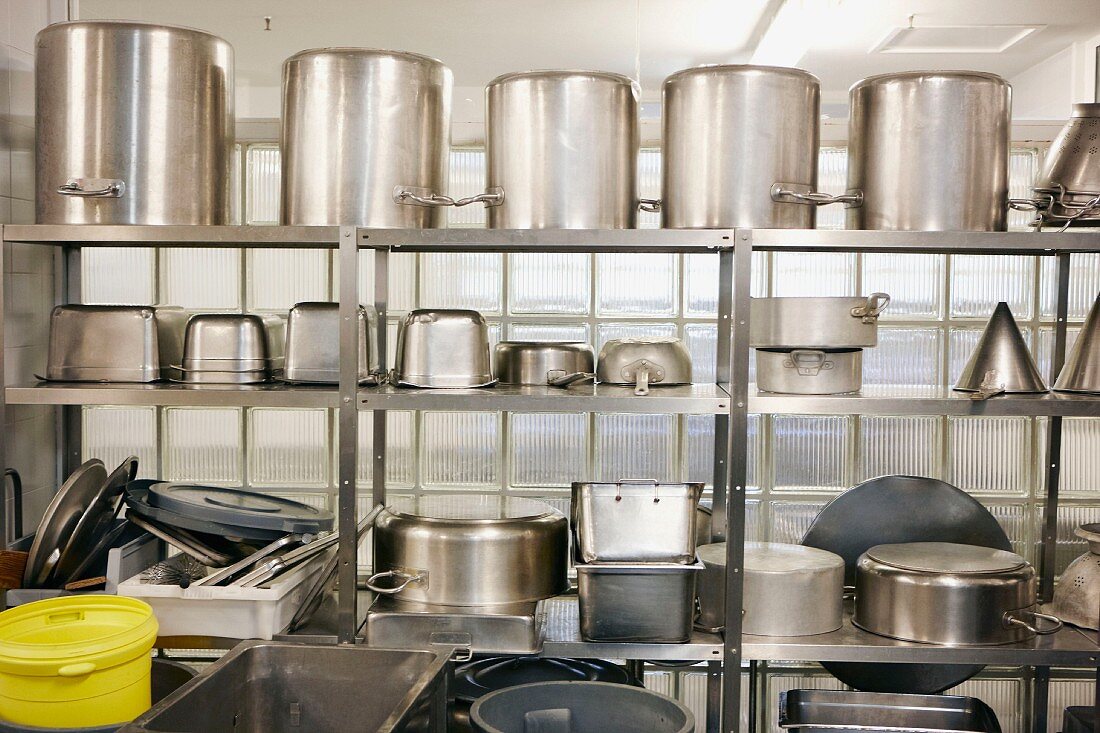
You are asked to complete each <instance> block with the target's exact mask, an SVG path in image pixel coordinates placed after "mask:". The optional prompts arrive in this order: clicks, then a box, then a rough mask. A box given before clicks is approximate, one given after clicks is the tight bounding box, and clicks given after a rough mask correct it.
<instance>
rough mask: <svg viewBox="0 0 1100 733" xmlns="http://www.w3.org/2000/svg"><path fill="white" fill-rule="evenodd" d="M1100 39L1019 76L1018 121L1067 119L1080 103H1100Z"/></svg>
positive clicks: (1015, 88)
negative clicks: (1099, 66) (1099, 71)
mask: <svg viewBox="0 0 1100 733" xmlns="http://www.w3.org/2000/svg"><path fill="white" fill-rule="evenodd" d="M1097 46H1100V36H1096V37H1094V38H1091V39H1089V40H1087V41H1081V42H1080V43H1075V44H1073V45H1071V46H1067V47H1066V48H1064V49H1062V50H1061V51H1059V52H1058V53H1056V54H1054V55H1053V56H1051V57H1050V58H1048V59H1046V60H1044V61H1041V62H1040V63H1038V64H1036V65H1035V66H1032V67H1031V68H1030V69H1028V70H1026V71H1024V72H1022V73H1020V74H1017V75H1016V76H1014V77H1013V78H1012V79H1010V80H1009V81H1011V82H1012V116H1013V117H1014V118H1015V119H1017V120H1064V119H1066V118H1067V117H1069V114H1070V108H1071V106H1072V105H1073V104H1075V103H1077V102H1092V101H1097V100H1096V47H1097Z"/></svg>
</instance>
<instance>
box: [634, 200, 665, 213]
mask: <svg viewBox="0 0 1100 733" xmlns="http://www.w3.org/2000/svg"><path fill="white" fill-rule="evenodd" d="M661 205H662V203H661V199H638V208H639V209H641V210H642V211H645V212H647V213H650V214H659V213H661Z"/></svg>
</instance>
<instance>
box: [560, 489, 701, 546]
mask: <svg viewBox="0 0 1100 733" xmlns="http://www.w3.org/2000/svg"><path fill="white" fill-rule="evenodd" d="M702 493H703V484H702V483H682V484H680V483H659V482H657V481H654V480H641V479H623V480H621V481H616V482H614V483H580V482H577V483H574V484H573V487H572V514H573V516H572V524H573V531H574V532H575V534H576V544H575V547H576V559H577V561H578V562H585V563H622V562H664V563H681V564H684V563H692V562H695V528H696V522H697V521H698V512H697V511H696V510H697V508H698V506H699V497H700V496H701V495H702Z"/></svg>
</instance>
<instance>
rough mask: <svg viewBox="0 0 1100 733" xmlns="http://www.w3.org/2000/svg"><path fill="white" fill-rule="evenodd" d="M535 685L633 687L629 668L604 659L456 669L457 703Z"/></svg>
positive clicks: (496, 661)
mask: <svg viewBox="0 0 1100 733" xmlns="http://www.w3.org/2000/svg"><path fill="white" fill-rule="evenodd" d="M531 682H613V683H616V684H620V685H629V684H633V681H632V679H631V677H630V675H629V674H628V673H627V671H626V670H625V669H623V668H622V667H620V666H618V665H617V664H612V663H611V662H605V661H603V660H600V659H546V658H539V657H492V658H490V659H482V660H480V661H477V662H471V663H469V664H464V665H462V666H461V667H459V668H457V669H456V670H455V682H454V693H455V698H456V699H457V700H461V701H464V702H467V703H472V702H473V701H474V700H476V699H478V698H479V697H482V696H483V695H488V694H489V693H490V692H496V691H497V690H503V689H505V688H508V687H515V686H516V685H526V684H528V683H531Z"/></svg>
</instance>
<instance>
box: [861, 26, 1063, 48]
mask: <svg viewBox="0 0 1100 733" xmlns="http://www.w3.org/2000/svg"><path fill="white" fill-rule="evenodd" d="M1044 27H1045V26H1041V25H938V26H920V27H916V28H914V27H912V26H909V27H905V28H893V29H891V30H890V32H889V33H887V34H886V36H885V37H884V38H883V39H882V40H881V41H879V42H878V43H876V44H875V45H874V46H873V47H872V48H871V53H876V52H877V53H1001V52H1003V51H1007V50H1008V49H1009V48H1011V47H1013V46H1015V45H1016V44H1017V43H1019V42H1020V41H1022V40H1023V39H1025V38H1027V37H1028V36H1030V35H1031V34H1032V33H1034V32H1035V31H1038V30H1041V29H1042V28H1044Z"/></svg>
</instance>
